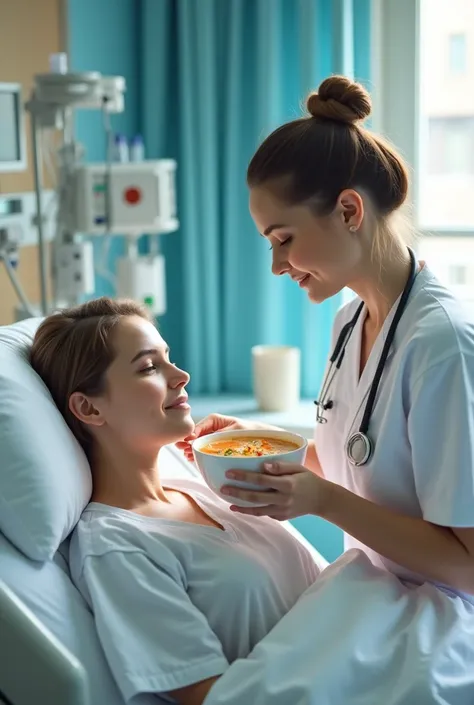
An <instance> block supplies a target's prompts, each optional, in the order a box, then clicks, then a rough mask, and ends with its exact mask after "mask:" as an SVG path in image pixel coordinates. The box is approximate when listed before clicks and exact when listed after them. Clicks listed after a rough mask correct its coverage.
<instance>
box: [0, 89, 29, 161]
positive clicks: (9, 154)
mask: <svg viewBox="0 0 474 705" xmlns="http://www.w3.org/2000/svg"><path fill="white" fill-rule="evenodd" d="M20 95H21V94H20V90H19V86H17V85H16V84H0V171H10V170H11V171H17V170H19V169H22V168H24V167H25V164H24V153H23V120H22V112H21V111H22V105H21V98H20Z"/></svg>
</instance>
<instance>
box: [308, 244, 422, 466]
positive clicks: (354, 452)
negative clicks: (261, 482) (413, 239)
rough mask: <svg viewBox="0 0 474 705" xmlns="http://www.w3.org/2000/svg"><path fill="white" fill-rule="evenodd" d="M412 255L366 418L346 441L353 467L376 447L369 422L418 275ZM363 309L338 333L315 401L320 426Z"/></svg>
mask: <svg viewBox="0 0 474 705" xmlns="http://www.w3.org/2000/svg"><path fill="white" fill-rule="evenodd" d="M408 251H409V253H410V261H411V269H410V276H409V277H408V281H407V283H406V284H405V288H404V289H403V292H402V295H401V297H400V301H399V303H398V306H397V310H396V311H395V315H394V317H393V320H392V323H391V324H390V328H389V330H388V333H387V338H386V340H385V344H384V346H383V349H382V353H381V355H380V359H379V362H378V365H377V369H376V370H375V375H374V379H373V380H372V384H371V386H370V391H369V396H368V398H367V403H366V405H365V410H364V415H363V417H362V421H361V424H360V426H359V430H358V431H356V432H355V433H352V434H351V435H350V436H349V438H348V439H347V442H346V456H347V459H348V461H349V462H350V463H351V464H352V465H356V466H360V465H365V464H366V463H367V462H368V460H369V458H370V456H371V455H372V452H373V448H374V444H373V442H372V441H371V440H370V438H369V436H368V435H367V432H368V430H369V422H370V417H371V414H372V410H373V408H374V404H375V397H376V395H377V389H378V386H379V383H380V380H381V378H382V374H383V371H384V367H385V363H386V362H387V357H388V354H389V352H390V348H391V346H392V343H393V340H394V338H395V332H396V330H397V326H398V323H399V321H400V318H401V317H402V314H403V311H404V309H405V306H406V304H407V301H408V297H409V295H410V291H411V289H412V286H413V284H414V282H415V279H416V274H417V261H416V257H415V254H414V252H413V251H412V250H411V249H410V248H408ZM363 308H364V302H363V301H362V302H361V303H360V304H359V306H358V307H357V311H356V312H355V314H354V316H353V317H352V318H351V320H350V321H349V322H348V323H346V324H345V326H343V328H342V330H341V332H340V333H339V336H338V339H337V341H336V345H335V346H334V350H333V353H332V355H331V357H330V358H329V366H328V370H327V372H326V374H325V376H324V379H323V383H322V385H321V390H320V393H319V399H318V400H317V401H315V402H314V403H315V404H316V407H317V412H316V421H317V422H318V423H321V424H324V423H327V418H326V417H325V412H326V411H328V410H329V409H332V408H333V406H334V402H333V401H332V400H331V399H330V398H329V394H330V391H331V388H332V386H333V382H334V378H335V376H336V373H337V371H338V370H339V368H340V367H341V364H342V361H343V359H344V353H345V351H346V347H347V344H348V342H349V340H350V337H351V335H352V333H353V331H354V328H355V325H356V323H357V321H358V319H359V316H360V314H361V311H362V309H363Z"/></svg>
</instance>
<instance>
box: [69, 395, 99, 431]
mask: <svg viewBox="0 0 474 705" xmlns="http://www.w3.org/2000/svg"><path fill="white" fill-rule="evenodd" d="M69 411H70V412H71V413H72V414H74V416H75V417H76V418H77V419H79V421H82V423H84V424H86V425H88V426H103V425H104V423H105V418H104V415H103V414H102V412H101V409H100V404H97V402H96V400H95V398H92V397H89V396H88V395H87V394H83V393H82V392H73V393H72V394H71V396H70V397H69Z"/></svg>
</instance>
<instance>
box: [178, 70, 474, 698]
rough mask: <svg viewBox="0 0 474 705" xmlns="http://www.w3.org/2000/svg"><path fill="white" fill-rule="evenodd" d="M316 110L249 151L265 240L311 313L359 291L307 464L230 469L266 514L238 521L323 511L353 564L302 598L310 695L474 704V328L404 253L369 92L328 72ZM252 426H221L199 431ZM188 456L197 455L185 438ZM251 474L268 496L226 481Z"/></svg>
mask: <svg viewBox="0 0 474 705" xmlns="http://www.w3.org/2000/svg"><path fill="white" fill-rule="evenodd" d="M307 108H308V113H309V115H308V116H307V117H304V118H301V119H298V120H295V121H292V122H289V123H287V124H284V125H282V126H281V127H279V128H278V129H277V130H275V131H274V132H273V133H272V134H271V135H270V136H269V137H268V138H267V139H266V140H265V141H264V142H263V144H262V145H261V146H260V147H259V149H258V150H257V152H256V154H255V155H254V157H253V158H252V160H251V162H250V165H249V167H248V173H247V180H248V186H249V189H250V210H251V214H252V217H253V219H254V221H255V224H256V226H257V228H258V231H259V233H260V234H261V236H262V237H264V238H265V239H266V240H267V241H268V243H269V245H270V246H271V249H272V257H273V264H272V271H273V273H274V274H276V275H278V276H282V275H287V276H289V277H291V278H292V279H293V280H294V282H295V284H297V285H298V286H300V287H301V288H302V289H304V291H305V292H306V293H307V295H308V297H309V299H310V300H311V301H312V302H314V303H320V302H322V301H325V300H326V299H328V298H330V297H331V296H334V295H336V294H338V293H339V292H340V291H341V290H342V289H343V288H344V287H349V288H350V289H352V291H353V292H354V293H355V295H356V297H355V299H354V300H353V301H351V302H350V303H349V304H347V305H346V306H345V307H343V308H342V309H341V310H340V312H339V313H338V315H337V317H336V320H335V323H334V330H333V335H332V355H331V360H330V361H329V362H328V367H327V374H326V379H325V382H324V383H323V387H322V389H321V392H320V395H319V399H318V405H317V409H316V415H317V420H318V421H319V423H317V424H316V433H315V439H314V442H312V443H311V444H310V447H309V451H308V455H307V459H306V464H305V466H304V467H303V466H300V465H292V464H285V463H278V464H276V465H273V466H267V465H266V466H264V472H263V473H262V474H261V475H259V476H257V478H255V475H254V474H253V473H252V474H247V473H245V472H243V471H242V470H239V468H238V464H237V463H236V468H235V470H233V471H231V472H229V473H228V479H229V485H228V486H226V488H225V491H226V492H227V494H228V495H229V497H231V498H232V497H238V498H240V499H245V500H249V501H251V502H255V503H264V504H265V506H263V507H257V508H247V509H246V508H239V507H237V506H234V507H233V510H234V511H236V512H241V513H244V514H253V515H256V516H261V515H267V516H270V517H274V518H276V519H281V520H283V519H289V518H293V517H297V516H300V515H304V514H314V515H316V516H319V517H322V518H324V519H326V520H328V521H330V522H332V523H333V524H335V525H337V526H338V527H340V528H341V529H342V530H343V531H344V537H345V550H346V554H345V555H344V556H342V557H341V558H340V559H339V560H338V561H336V563H335V564H333V565H332V566H330V567H329V568H328V569H327V571H325V573H327V576H326V577H324V574H323V576H321V578H319V579H318V580H317V581H316V583H315V587H314V589H312V588H310V591H309V592H312V593H313V598H314V599H313V600H311V601H310V602H308V603H307V604H306V606H305V609H306V610H307V617H306V618H307V619H311V617H310V615H311V609H313V615H314V620H315V622H314V629H313V630H312V632H313V633H312V635H311V639H309V637H308V644H307V646H308V648H309V649H310V652H311V653H312V655H313V657H314V659H313V661H312V663H313V671H312V674H313V675H312V676H311V678H313V680H314V682H313V683H312V685H311V687H310V686H309V685H308V692H311V698H314V702H324V703H328V705H332V703H334V704H335V705H336V703H337V704H339V703H341V702H344V703H345V705H351V703H356V702H357V703H359V702H362V700H360V698H361V697H362V696H364V695H367V694H370V693H371V692H372V693H375V690H373V688H376V689H377V697H376V700H370V702H384V701H385V702H390V703H391V705H401V704H402V703H403V704H405V703H406V704H407V705H415V703H416V704H417V705H418V704H419V705H425V704H426V705H431V704H432V703H433V704H434V703H448V704H451V703H453V704H454V703H456V705H458V704H459V705H467V704H468V703H472V702H474V323H473V320H472V317H470V316H469V315H468V314H467V313H466V312H465V311H464V310H463V308H462V306H461V304H460V303H459V302H458V301H457V300H456V299H455V298H454V297H453V295H452V294H451V293H450V292H449V291H448V290H447V289H446V288H445V287H444V286H443V285H442V284H441V283H440V282H439V281H438V280H437V279H436V277H435V276H434V275H433V273H432V272H431V271H430V269H429V267H428V266H427V265H426V264H425V263H423V262H419V261H417V259H416V257H415V255H414V253H413V252H412V251H411V250H410V249H409V247H408V246H407V235H409V233H407V230H408V228H407V227H406V224H405V223H404V222H403V219H402V218H400V217H399V216H400V213H399V211H400V208H401V206H402V205H403V204H404V202H405V201H406V198H407V192H408V173H407V168H406V166H405V165H404V164H403V161H402V159H401V157H400V156H399V155H398V154H397V152H396V151H395V150H394V148H393V147H392V146H391V145H390V144H388V143H387V142H385V141H384V140H382V139H381V138H380V137H378V136H376V135H374V134H372V133H371V132H369V131H368V130H367V129H365V128H364V127H363V126H362V124H361V123H362V121H363V120H364V119H365V118H367V117H368V116H369V114H370V110H371V102H370V98H369V96H368V94H367V92H366V91H365V90H364V88H363V87H362V86H360V85H358V84H355V83H352V82H351V81H349V80H348V79H347V78H344V77H340V76H333V77H331V78H328V79H327V80H325V81H324V82H323V83H322V84H321V86H320V87H319V90H318V92H316V93H313V94H312V95H310V96H309V98H308V102H307ZM250 426H251V427H254V426H255V424H252V425H250V424H249V423H248V422H245V421H241V420H239V419H234V418H230V417H223V416H219V415H212V416H210V417H208V418H207V419H205V420H204V421H202V422H201V423H200V424H198V425H197V427H196V430H195V436H199V435H203V434H207V433H210V432H213V431H216V430H221V429H224V428H225V429H227V428H249V427H250ZM195 436H193V437H191V438H190V439H189V440H191V441H192V438H194V437H195ZM179 445H180V447H181V448H183V449H184V450H185V452H186V454H187V456H188V457H190V453H191V447H190V445H189V444H188V445H185V444H179ZM256 479H257V480H258V483H259V484H260V485H261V489H262V492H248V491H245V490H242V489H238V488H236V487H233V486H232V481H233V480H245V481H250V482H253V483H255V481H256ZM268 490H270V491H271V492H270V494H268V492H267V491H268ZM263 491H265V493H263ZM350 549H356V550H352V551H350ZM323 580H324V581H325V584H326V585H327V582H328V581H330V582H331V581H332V585H331V589H330V590H329V591H325V588H318V587H317V586H318V583H320V581H323ZM361 586H362V590H361V589H360V588H361ZM338 600H339V601H338ZM308 605H311V606H312V607H311V609H310V607H309V606H308ZM318 615H319V618H320V619H322V618H323V617H324V620H325V623H327V629H328V630H329V632H330V633H326V634H325V635H324V639H322V640H321V638H320V637H319V636H316V635H315V634H314V631H315V630H317V629H318ZM328 615H332V620H333V621H332V622H331V618H330V616H328ZM343 615H346V616H345V617H343ZM295 619H297V618H296V617H295ZM341 619H345V620H346V626H345V627H344V632H343V633H341V634H340V637H339V641H337V633H338V629H337V627H338V626H339V627H340V620H341ZM289 620H291V613H290V615H287V617H285V618H284V620H282V623H280V625H279V628H281V629H282V630H283V629H284V628H285V624H286V625H287V627H288V628H291V629H292V632H293V634H294V633H295V631H294V629H297V626H295V625H293V627H292V626H291V623H290V622H289ZM328 620H329V622H328ZM369 623H370V625H372V626H370V627H369ZM282 624H283V626H281V625H282ZM301 624H304V620H303V621H302V622H301ZM277 629H278V628H277ZM287 633H288V631H287ZM339 633H340V630H339ZM273 638H275V639H278V634H277V635H273ZM268 639H269V637H266V640H268ZM328 639H329V640H330V641H331V644H332V646H333V648H334V654H335V658H337V662H338V670H337V674H336V676H334V674H333V676H334V677H333V678H332V676H331V669H330V668H329V669H328V668H326V670H324V668H323V669H322V670H321V666H320V665H318V664H320V663H325V664H326V666H327V660H326V658H325V657H326V656H327V653H328V652H327V649H328V648H329V647H328ZM282 640H283V641H282V643H283V642H284V636H283V632H282ZM264 641H265V640H264ZM318 644H319V646H318ZM295 648H296V647H295ZM264 649H265V645H264V644H262V651H261V652H260V653H264ZM269 653H273V654H274V653H275V649H273V650H272V649H270V651H269ZM355 653H357V659H356V662H357V663H356V666H357V668H355V669H354V663H353V660H354V654H355ZM403 654H404V655H403ZM349 664H351V665H349ZM345 665H346V668H345ZM273 667H275V663H273ZM262 668H264V667H263V666H262ZM318 668H319V669H320V670H319V671H318ZM230 670H231V672H232V671H233V672H234V673H236V674H237V670H236V667H235V666H234V667H233V669H230ZM364 670H365V672H366V673H367V674H371V675H370V677H367V678H364V677H363V674H364ZM356 673H357V674H358V675H357V677H356V676H355V674H356ZM388 673H390V674H391V678H388V680H387V678H386V674H388ZM229 676H230V673H229ZM392 678H393V679H394V680H392ZM229 684H230V683H229V682H227V686H228V687H229ZM325 698H326V699H325ZM312 701H313V700H308V702H312ZM216 702H218V698H217V691H216ZM219 702H220V700H219ZM222 702H224V699H223V700H222ZM262 702H263V701H262ZM275 702H276V701H275ZM282 702H283V701H282ZM305 702H306V701H305ZM364 702H365V700H364ZM367 702H369V700H368V701H367Z"/></svg>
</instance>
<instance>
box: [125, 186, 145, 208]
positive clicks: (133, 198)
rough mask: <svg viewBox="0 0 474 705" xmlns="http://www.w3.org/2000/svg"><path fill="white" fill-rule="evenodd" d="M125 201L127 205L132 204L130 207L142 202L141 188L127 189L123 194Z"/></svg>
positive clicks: (132, 187)
mask: <svg viewBox="0 0 474 705" xmlns="http://www.w3.org/2000/svg"><path fill="white" fill-rule="evenodd" d="M123 200H124V201H125V202H126V203H130V205H135V204H136V203H140V201H141V200H142V192H141V191H140V189H139V188H136V187H135V186H131V187H130V188H127V189H125V191H124V193H123Z"/></svg>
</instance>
